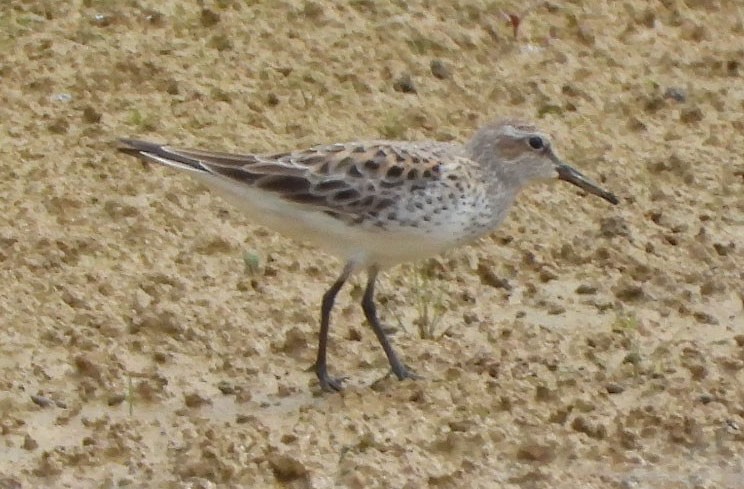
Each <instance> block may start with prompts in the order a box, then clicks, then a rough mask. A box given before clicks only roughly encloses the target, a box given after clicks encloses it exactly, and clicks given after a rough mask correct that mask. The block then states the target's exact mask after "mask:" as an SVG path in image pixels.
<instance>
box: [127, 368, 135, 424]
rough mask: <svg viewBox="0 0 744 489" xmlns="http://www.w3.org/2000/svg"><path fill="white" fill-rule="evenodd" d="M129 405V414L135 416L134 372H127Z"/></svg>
mask: <svg viewBox="0 0 744 489" xmlns="http://www.w3.org/2000/svg"><path fill="white" fill-rule="evenodd" d="M127 406H129V416H130V417H131V416H134V386H133V385H132V374H127Z"/></svg>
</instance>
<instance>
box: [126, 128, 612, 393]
mask: <svg viewBox="0 0 744 489" xmlns="http://www.w3.org/2000/svg"><path fill="white" fill-rule="evenodd" d="M118 149H119V151H122V152H124V153H127V154H130V155H132V156H136V157H137V158H139V159H141V160H144V161H148V162H154V163H160V164H163V165H166V166H170V167H173V168H176V169H179V170H184V171H186V172H188V173H190V174H191V175H192V176H193V177H195V178H196V179H198V180H199V181H201V182H203V183H204V184H206V185H207V186H208V187H210V188H212V189H214V190H215V191H217V192H218V193H219V194H220V195H221V196H222V197H224V198H226V199H227V200H228V201H230V202H232V203H234V204H235V205H237V206H238V207H239V208H241V209H242V210H243V211H245V212H246V213H247V214H248V215H249V216H250V217H251V218H252V219H253V221H254V222H255V223H257V224H261V225H264V226H267V227H269V228H272V229H274V230H276V231H278V232H280V233H282V234H285V235H287V236H289V237H292V238H295V239H298V240H301V241H307V242H310V243H313V244H314V245H316V246H318V247H319V248H322V249H324V250H326V251H328V252H330V253H332V254H334V255H336V256H337V257H339V258H341V259H342V260H344V262H345V265H344V267H343V270H342V271H341V274H340V275H339V277H338V279H337V280H336V281H335V282H334V283H333V285H331V287H330V288H329V289H328V290H327V291H326V292H325V294H324V295H323V300H322V304H321V314H320V334H319V341H318V353H317V360H316V362H315V372H316V374H317V376H318V380H319V381H320V386H321V388H322V389H323V390H326V391H334V390H341V389H342V383H343V381H344V378H343V377H332V376H331V375H329V373H328V367H327V361H326V350H327V347H328V330H329V325H330V314H331V309H332V308H333V303H334V301H335V298H336V295H337V294H338V292H339V290H340V289H341V287H342V286H343V285H344V283H345V282H346V281H347V280H348V278H349V277H350V276H351V275H352V274H353V273H355V272H357V271H360V270H366V271H367V277H368V278H367V285H366V289H365V292H364V295H363V298H362V309H363V311H364V315H365V317H366V318H367V321H368V322H369V324H370V326H371V327H372V330H373V331H374V333H375V335H376V336H377V339H378V340H379V342H380V345H382V348H383V350H384V351H385V355H386V356H387V359H388V361H389V363H390V366H391V368H392V371H393V373H394V374H395V375H396V376H397V377H398V378H399V379H405V378H416V377H417V376H416V374H414V373H413V372H412V371H411V370H410V369H409V368H408V367H407V366H406V365H405V364H404V363H403V362H402V361H401V360H400V359H399V358H398V355H397V354H396V353H395V350H394V349H393V347H392V345H391V344H390V341H389V340H388V338H387V336H386V334H385V331H384V330H383V327H382V326H381V324H380V321H379V320H378V317H377V311H376V308H375V302H374V288H375V281H376V279H377V275H378V273H379V272H380V270H382V269H385V268H387V267H390V266H393V265H395V264H398V263H402V262H406V261H414V260H420V259H423V258H427V257H430V256H432V255H436V254H439V253H441V252H442V251H444V250H447V249H449V248H453V247H456V246H459V245H463V244H465V243H468V242H470V241H473V240H475V239H477V238H479V237H481V236H483V235H485V234H488V233H489V232H491V231H493V230H494V229H495V228H497V227H498V226H499V224H501V222H502V221H503V220H504V218H505V217H506V214H507V211H508V210H509V208H510V207H511V204H512V203H513V202H514V199H515V198H516V196H517V194H518V193H519V191H520V190H521V189H522V188H523V187H524V186H525V185H527V184H528V183H531V182H533V181H539V180H550V179H560V180H564V181H566V182H569V183H572V184H573V185H576V186H577V187H579V188H581V189H583V190H585V191H586V192H588V193H591V194H594V195H597V196H599V197H601V198H603V199H605V200H606V201H608V202H610V203H612V204H617V203H618V199H617V197H615V195H613V194H612V193H610V192H607V191H606V190H603V189H601V188H600V187H598V186H597V185H595V184H594V183H592V182H591V181H590V180H588V179H587V178H586V177H585V176H584V175H582V174H581V173H579V172H578V171H576V170H575V169H573V168H572V167H570V166H568V165H567V164H566V163H564V162H563V161H561V160H560V159H559V158H558V157H557V156H556V154H555V153H554V152H553V149H552V146H551V143H550V140H549V138H548V137H547V135H545V134H544V133H542V132H540V131H539V130H538V129H537V128H536V127H534V126H532V125H530V124H527V123H523V122H519V121H513V120H501V121H495V122H491V123H489V124H486V125H485V126H483V127H481V128H480V129H478V130H477V131H476V132H475V134H474V135H473V137H472V138H471V139H470V141H468V142H467V143H466V144H464V145H461V144H455V143H444V142H437V141H420V142H409V141H358V142H349V143H341V144H329V145H323V146H315V147H312V148H309V149H304V150H296V151H290V152H286V153H278V154H261V155H259V154H230V153H221V152H213V151H201V150H195V149H185V148H181V147H178V146H170V145H162V144H156V143H151V142H146V141H138V140H133V139H121V140H120V142H119V147H118Z"/></svg>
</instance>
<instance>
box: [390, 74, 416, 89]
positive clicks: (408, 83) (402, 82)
mask: <svg viewBox="0 0 744 489" xmlns="http://www.w3.org/2000/svg"><path fill="white" fill-rule="evenodd" d="M393 89H394V90H395V91H396V92H401V93H417V90H416V85H415V84H414V83H413V80H412V79H411V75H409V74H403V75H401V76H400V77H399V78H398V79H397V80H395V82H394V83H393Z"/></svg>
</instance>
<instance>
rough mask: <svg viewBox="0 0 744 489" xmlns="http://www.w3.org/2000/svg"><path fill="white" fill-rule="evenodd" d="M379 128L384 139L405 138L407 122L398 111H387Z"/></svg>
mask: <svg viewBox="0 0 744 489" xmlns="http://www.w3.org/2000/svg"><path fill="white" fill-rule="evenodd" d="M379 130H380V135H381V136H382V137H384V138H385V139H394V140H395V139H405V135H406V131H407V130H408V124H407V123H406V120H405V117H403V115H402V114H400V112H399V111H389V112H388V113H387V114H386V116H385V120H384V121H383V123H382V126H381V127H380V129H379Z"/></svg>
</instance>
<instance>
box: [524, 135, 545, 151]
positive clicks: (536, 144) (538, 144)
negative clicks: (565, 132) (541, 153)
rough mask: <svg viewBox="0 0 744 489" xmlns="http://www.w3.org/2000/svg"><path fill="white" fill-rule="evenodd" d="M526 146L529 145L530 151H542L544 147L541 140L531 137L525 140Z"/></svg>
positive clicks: (543, 142)
mask: <svg viewBox="0 0 744 489" xmlns="http://www.w3.org/2000/svg"><path fill="white" fill-rule="evenodd" d="M527 144H529V145H530V148H532V149H543V148H544V147H545V141H543V138H541V137H539V136H532V137H531V138H529V139H528V140H527Z"/></svg>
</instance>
